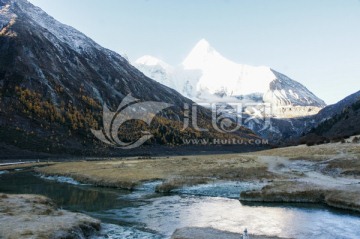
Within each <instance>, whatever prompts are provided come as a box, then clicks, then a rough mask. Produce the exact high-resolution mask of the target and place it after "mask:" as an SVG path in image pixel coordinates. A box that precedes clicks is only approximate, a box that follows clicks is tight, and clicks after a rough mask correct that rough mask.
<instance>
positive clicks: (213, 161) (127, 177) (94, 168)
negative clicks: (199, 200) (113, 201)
mask: <svg viewBox="0 0 360 239" xmlns="http://www.w3.org/2000/svg"><path fill="white" fill-rule="evenodd" d="M37 171H38V172H40V173H44V174H47V175H62V176H70V177H72V178H74V179H76V180H78V181H81V182H84V183H91V184H95V185H100V186H110V187H120V188H127V189H132V188H134V186H136V185H137V184H139V183H141V182H143V181H151V180H164V181H166V180H167V182H168V183H169V182H171V181H173V182H176V184H181V183H179V181H180V182H183V183H185V184H187V182H188V181H189V180H187V178H188V179H193V178H197V179H198V180H199V181H204V180H205V179H209V178H217V179H228V180H251V179H261V178H271V177H272V175H271V174H270V173H268V172H267V167H266V165H264V164H261V163H259V162H257V161H256V160H255V158H254V157H250V156H241V155H211V156H188V157H186V158H184V157H170V158H159V159H147V160H138V159H126V160H111V161H96V162H71V163H60V164H55V165H52V166H49V167H43V168H38V169H37ZM184 178H185V180H184ZM174 179H177V180H174ZM179 179H181V180H179Z"/></svg>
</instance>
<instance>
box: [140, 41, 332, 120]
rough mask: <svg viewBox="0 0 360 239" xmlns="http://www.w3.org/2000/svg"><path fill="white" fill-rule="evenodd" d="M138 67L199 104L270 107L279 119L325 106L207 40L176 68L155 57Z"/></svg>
mask: <svg viewBox="0 0 360 239" xmlns="http://www.w3.org/2000/svg"><path fill="white" fill-rule="evenodd" d="M134 65H135V66H136V67H138V68H139V69H140V71H142V72H143V73H144V74H145V75H147V76H148V77H150V78H152V79H155V80H156V81H158V82H160V83H162V84H165V85H166V86H169V87H171V88H173V89H175V90H177V91H178V92H180V93H181V94H183V95H184V96H186V97H189V98H191V99H192V100H194V101H195V102H241V103H245V102H246V103H249V102H252V103H270V104H271V105H272V109H273V114H274V115H275V116H277V117H299V116H304V115H307V114H315V113H317V112H318V111H319V110H320V109H321V108H322V107H324V106H325V103H324V101H322V100H321V99H319V98H318V97H316V96H315V95H314V94H313V93H311V92H310V91H309V90H308V89H307V88H306V87H305V86H303V85H301V84H300V83H298V82H296V81H294V80H292V79H290V78H289V77H287V76H285V75H283V74H281V73H279V72H277V71H275V70H272V69H271V68H270V67H266V66H250V65H244V64H239V63H236V62H233V61H231V60H229V59H227V58H225V57H224V56H222V55H221V54H220V53H219V52H218V51H216V50H215V49H214V48H213V47H212V46H211V45H210V44H209V42H208V41H206V40H205V39H202V40H201V41H199V42H198V43H197V44H196V45H195V47H194V48H193V49H192V50H191V51H190V53H189V54H188V56H187V57H186V58H185V60H184V61H183V62H182V63H181V64H180V65H178V66H176V67H170V66H169V64H167V63H164V62H163V61H161V60H159V59H156V58H154V57H151V56H145V57H142V58H140V59H139V60H137V61H136V62H135V64H134ZM299 107H300V108H301V109H300V108H299ZM306 107H308V108H306ZM295 108H296V109H295Z"/></svg>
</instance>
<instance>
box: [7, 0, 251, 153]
mask: <svg viewBox="0 0 360 239" xmlns="http://www.w3.org/2000/svg"><path fill="white" fill-rule="evenodd" d="M128 94H132V96H133V97H135V98H138V99H140V100H142V101H159V102H160V101H161V102H166V103H169V104H172V105H173V107H171V108H169V109H168V110H165V111H163V113H161V114H159V115H158V117H156V119H155V122H154V124H153V126H152V127H153V128H152V129H151V130H152V133H153V134H154V135H155V137H154V139H153V141H152V142H153V143H158V144H166V143H168V144H171V145H173V144H178V143H181V138H182V136H184V135H185V136H186V137H190V138H191V137H201V136H203V137H205V136H206V137H211V138H213V137H224V135H221V134H218V133H217V132H215V131H214V130H213V131H210V132H207V133H206V132H205V133H199V132H197V131H195V130H194V129H191V128H190V129H188V130H186V131H184V132H183V131H181V129H182V127H183V125H182V119H183V117H184V112H183V105H184V104H185V103H188V104H191V103H192V102H191V101H190V100H189V99H187V98H185V97H183V96H182V95H181V94H179V93H177V92H176V91H175V90H172V89H170V88H168V87H166V86H164V85H162V84H160V83H157V82H156V81H154V80H152V79H150V78H148V77H146V76H145V75H144V74H142V73H141V72H140V71H138V70H137V69H136V68H135V67H133V66H132V65H131V64H129V63H128V62H127V60H125V59H124V58H123V57H121V56H120V55H118V54H116V53H115V52H112V51H110V50H108V49H105V48H103V47H101V46H99V45H98V44H97V43H95V42H94V41H93V40H91V39H90V38H88V37H86V36H85V35H84V34H82V33H81V32H79V31H77V30H75V29H74V28H72V27H70V26H67V25H64V24H61V23H59V22H58V21H56V20H55V19H53V18H52V17H50V16H49V15H47V14H46V13H45V12H44V11H42V10H41V9H40V8H38V7H35V6H33V5H32V4H30V3H29V2H27V1H26V0H0V140H1V141H0V144H5V146H6V145H7V146H9V145H10V146H9V147H10V148H11V147H12V146H16V147H19V148H23V149H25V150H37V151H42V152H50V153H64V152H67V153H83V154H89V153H91V152H95V151H97V150H100V151H101V150H103V149H106V145H104V144H103V143H101V142H99V141H98V140H97V139H95V137H94V136H93V135H92V134H91V132H90V129H91V128H95V129H100V128H101V127H102V106H103V105H104V104H106V105H108V106H109V107H110V108H111V109H113V110H115V109H117V107H118V105H119V104H120V102H121V100H122V99H123V98H124V97H125V96H126V95H128ZM199 124H200V125H202V126H210V125H211V112H209V111H207V110H205V109H203V108H200V110H199ZM140 130H145V129H144V125H143V124H141V123H139V122H132V123H131V122H130V123H129V124H127V125H126V126H125V127H124V128H121V129H120V133H121V135H122V136H123V137H125V138H126V137H129V138H130V139H132V138H135V137H138V136H137V135H136V134H135V135H134V132H137V131H139V132H140ZM235 136H236V137H239V138H241V137H250V138H254V137H256V136H254V135H253V133H252V132H251V131H249V130H247V129H245V128H242V129H240V130H239V131H238V132H237V133H236V135H235ZM0 146H1V145H0ZM7 146H6V147H7ZM9 147H8V148H9ZM101 152H105V151H101Z"/></svg>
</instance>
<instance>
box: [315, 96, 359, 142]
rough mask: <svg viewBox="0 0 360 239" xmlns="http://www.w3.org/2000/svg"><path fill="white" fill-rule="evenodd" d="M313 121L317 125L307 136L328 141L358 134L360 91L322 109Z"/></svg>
mask: <svg viewBox="0 0 360 239" xmlns="http://www.w3.org/2000/svg"><path fill="white" fill-rule="evenodd" d="M315 119H316V120H317V122H319V123H318V124H317V125H316V126H315V127H313V128H312V129H311V130H310V131H309V134H315V135H318V136H323V137H327V138H329V139H331V138H342V137H348V136H353V135H357V134H360V91H359V92H356V93H355V94H352V95H350V96H348V97H346V98H345V99H344V100H342V101H340V102H339V103H337V104H334V105H331V106H328V107H326V108H324V109H323V110H322V111H321V112H320V113H319V114H318V115H316V116H315Z"/></svg>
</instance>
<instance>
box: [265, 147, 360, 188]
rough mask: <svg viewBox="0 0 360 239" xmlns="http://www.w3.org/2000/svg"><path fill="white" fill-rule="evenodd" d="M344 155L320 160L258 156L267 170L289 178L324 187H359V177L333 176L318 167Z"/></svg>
mask: <svg viewBox="0 0 360 239" xmlns="http://www.w3.org/2000/svg"><path fill="white" fill-rule="evenodd" d="M342 157H344V154H343V153H340V154H339V155H336V156H334V157H333V158H331V159H328V160H326V161H321V162H313V161H306V160H289V159H288V158H286V157H277V156H258V160H259V162H261V163H264V164H266V165H268V171H269V172H271V173H274V174H277V175H279V176H282V177H286V178H288V179H289V180H294V181H298V182H306V183H311V184H315V185H319V186H322V187H324V188H339V187H343V186H356V187H359V188H360V179H355V178H350V177H334V176H330V175H325V174H323V173H321V172H320V169H321V168H322V167H324V166H326V164H327V163H329V162H330V161H332V160H335V159H339V158H342Z"/></svg>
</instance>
